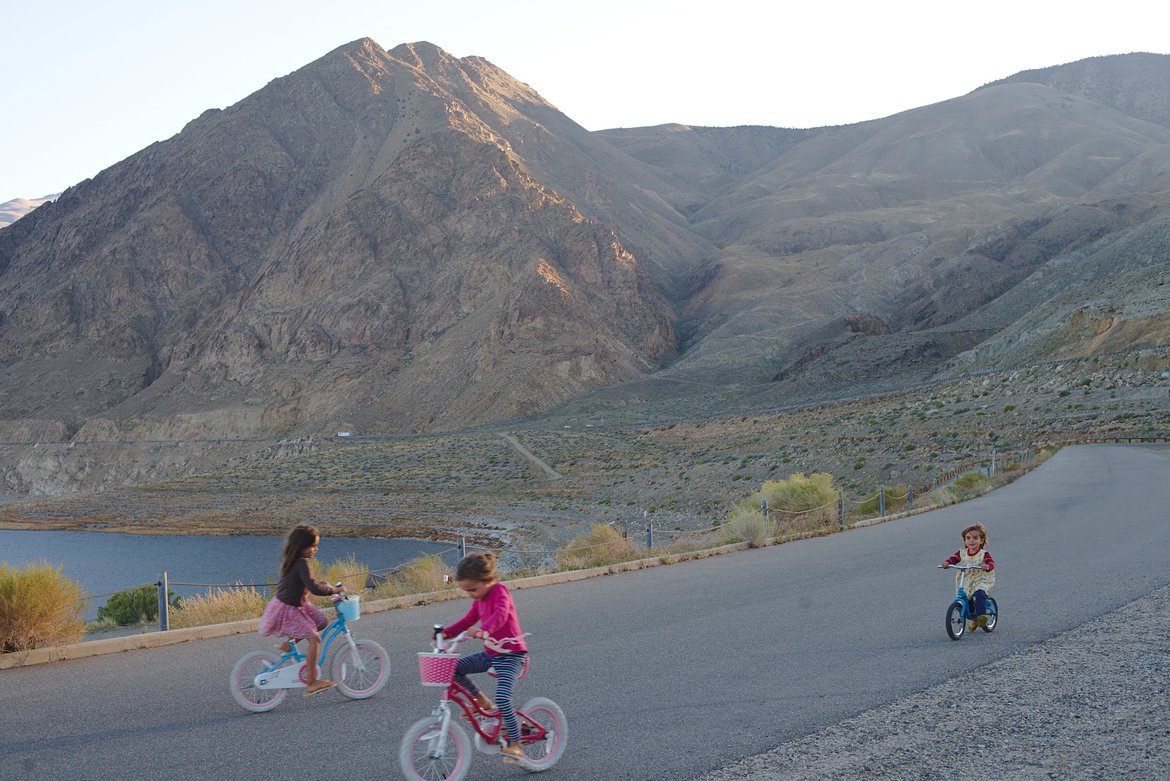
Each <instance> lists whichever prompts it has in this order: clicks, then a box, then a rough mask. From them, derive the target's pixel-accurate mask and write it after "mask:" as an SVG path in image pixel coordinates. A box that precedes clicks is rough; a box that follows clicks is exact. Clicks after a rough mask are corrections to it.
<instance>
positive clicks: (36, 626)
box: [0, 562, 86, 653]
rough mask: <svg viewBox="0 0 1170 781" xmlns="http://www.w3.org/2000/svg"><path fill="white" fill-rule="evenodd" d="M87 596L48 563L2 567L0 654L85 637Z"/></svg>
mask: <svg viewBox="0 0 1170 781" xmlns="http://www.w3.org/2000/svg"><path fill="white" fill-rule="evenodd" d="M85 603H86V595H85V591H84V590H82V588H81V586H80V585H79V584H78V583H77V582H76V581H74V580H70V579H69V578H67V577H65V576H64V575H62V574H61V568H60V567H54V566H52V565H50V564H49V563H48V562H41V563H40V564H29V565H27V566H25V567H22V568H16V567H10V566H9V565H8V564H5V563H0V652H3V653H8V652H10V651H28V650H31V649H33V648H38V647H41V646H53V645H63V644H65V643H73V642H77V641H78V640H80V639H81V638H82V637H83V636H84V635H85V621H83V620H82V616H83V615H84V614H85Z"/></svg>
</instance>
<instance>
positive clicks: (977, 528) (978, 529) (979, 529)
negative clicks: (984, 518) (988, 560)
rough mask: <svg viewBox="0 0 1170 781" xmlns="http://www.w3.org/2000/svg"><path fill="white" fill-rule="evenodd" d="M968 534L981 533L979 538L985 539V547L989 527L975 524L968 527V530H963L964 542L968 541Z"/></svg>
mask: <svg viewBox="0 0 1170 781" xmlns="http://www.w3.org/2000/svg"><path fill="white" fill-rule="evenodd" d="M967 532H979V536H980V537H982V538H983V544H984V545H986V544H987V527H986V526H984V525H983V524H981V523H973V524H971V525H970V526H968V527H967V528H966V529H963V534H962V535H961V536H962V538H963V540H964V541H966V539H967Z"/></svg>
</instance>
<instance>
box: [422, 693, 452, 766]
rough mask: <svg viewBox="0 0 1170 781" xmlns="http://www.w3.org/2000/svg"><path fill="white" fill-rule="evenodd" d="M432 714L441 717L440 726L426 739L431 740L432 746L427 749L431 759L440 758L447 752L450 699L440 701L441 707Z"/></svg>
mask: <svg viewBox="0 0 1170 781" xmlns="http://www.w3.org/2000/svg"><path fill="white" fill-rule="evenodd" d="M432 715H434V716H438V717H439V728H438V729H437V730H434V731H432V732H431V734H430V735H428V736H427V737H426V740H429V741H430V742H431V747H430V748H429V749H427V757H428V758H430V759H439V758H441V757H442V756H443V755H444V754H446V753H447V733H448V732H449V729H448V728H449V727H450V726H451V705H450V702H449V700H447V699H443V700H440V701H439V707H437V708H435V710H434V711H432Z"/></svg>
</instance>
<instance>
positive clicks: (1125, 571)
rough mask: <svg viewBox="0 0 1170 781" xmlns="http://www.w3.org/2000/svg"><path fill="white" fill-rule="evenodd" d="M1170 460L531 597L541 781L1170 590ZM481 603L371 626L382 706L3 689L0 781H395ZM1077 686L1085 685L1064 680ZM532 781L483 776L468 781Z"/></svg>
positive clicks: (853, 696) (168, 690) (15, 677)
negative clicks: (961, 618)
mask: <svg viewBox="0 0 1170 781" xmlns="http://www.w3.org/2000/svg"><path fill="white" fill-rule="evenodd" d="M1168 506H1170V449H1167V448H1161V449H1158V448H1139V447H1119V446H1084V447H1077V448H1069V449H1066V450H1064V451H1062V452H1061V453H1059V454H1057V455H1056V456H1055V457H1054V458H1052V459H1051V460H1050V461H1049V462H1048V463H1047V464H1045V465H1044V466H1043V467H1041V468H1040V469H1038V470H1037V471H1035V472H1033V473H1031V474H1029V475H1026V476H1025V477H1023V478H1021V479H1020V480H1018V481H1017V482H1015V483H1014V484H1012V485H1010V486H1007V487H1005V488H1002V489H1000V490H998V491H995V492H994V493H992V494H989V495H987V496H985V497H983V498H981V499H979V500H976V501H972V502H968V503H965V504H963V505H957V506H953V507H948V508H944V509H942V510H938V511H934V512H931V513H926V514H923V515H919V516H915V517H912V518H906V519H902V520H898V521H892V522H889V523H885V524H880V525H877V526H872V527H868V528H865V529H858V530H854V531H850V532H847V533H844V534H836V535H832V536H829V537H824V538H820V539H815V540H807V541H802V542H797V543H790V544H786V545H781V546H775V547H771V548H764V549H760V550H753V551H747V552H744V553H737V554H733V555H727V556H720V557H715V558H710V559H704V560H701V561H693V562H686V563H682V564H676V565H673V566H665V567H657V568H654V569H649V570H642V571H639V572H633V573H627V574H622V575H616V576H610V577H602V578H595V579H592V580H588V581H583V582H578V583H571V584H565V585H561V586H550V587H545V588H539V589H527V590H518V591H515V592H514V596H515V598H516V603H517V606H518V609H519V611H520V616H521V619H522V623H523V626H524V628H525V630H526V631H528V632H531V633H532V637H531V638H530V648H531V649H532V652H533V659H534V661H533V669H532V672H531V673H530V674H529V676H528V678H526V679H525V680H524V682H523V683H522V684H521V686H520V689H519V693H518V698H519V699H521V700H523V699H525V698H527V697H530V696H537V695H543V696H547V697H551V698H553V699H554V700H556V701H557V702H558V703H559V704H560V705H561V706H562V707H563V708H564V710H565V712H566V714H567V716H568V720H569V728H570V739H569V747H568V751H567V752H566V754H565V757H564V759H563V760H562V761H561V763H560V764H559V765H557V766H556V767H555V768H554V769H552V770H550V771H549V772H548V774H547V775H546V776H545V777H546V778H550V779H553V778H559V779H586V780H589V781H603V780H605V781H607V780H609V779H636V780H638V781H652V780H655V779H664V780H665V779H671V780H674V779H687V778H693V777H695V776H698V775H700V774H702V773H704V772H706V771H709V770H711V769H713V768H716V767H720V766H723V765H725V764H727V763H729V762H731V761H734V760H736V759H739V758H742V757H745V756H750V755H754V754H758V753H761V752H763V751H766V750H768V749H771V748H774V747H776V746H777V745H780V744H781V743H784V742H785V741H788V740H791V739H793V738H797V737H800V736H803V735H807V734H809V733H811V732H813V731H815V730H817V729H819V728H821V727H824V726H826V725H829V724H834V723H836V722H838V721H840V720H841V719H843V718H846V717H849V716H853V715H855V714H858V713H859V712H861V711H863V710H866V709H869V708H872V707H875V706H878V705H882V704H886V703H889V702H892V701H894V700H896V699H898V698H901V697H903V696H905V695H908V694H911V693H913V692H917V691H920V690H922V689H924V688H926V687H928V686H930V685H932V684H935V683H938V682H941V681H945V680H950V679H953V678H956V677H959V676H967V675H970V676H971V681H972V685H973V686H978V687H979V688H980V690H986V689H987V688H988V687H991V690H992V691H993V690H994V681H993V680H992V681H989V680H987V679H985V678H982V677H981V675H980V672H979V668H980V667H981V666H982V665H985V664H987V663H988V662H990V661H992V660H995V659H999V658H1002V657H1004V656H1006V655H1007V654H1010V653H1012V652H1014V651H1018V650H1020V649H1021V648H1024V647H1026V646H1029V645H1032V644H1034V643H1037V642H1039V641H1041V640H1044V639H1047V638H1049V637H1052V636H1053V635H1055V634H1057V633H1059V632H1062V631H1064V630H1067V629H1070V628H1072V627H1075V626H1079V625H1081V624H1084V623H1086V622H1089V621H1092V620H1093V619H1094V618H1095V617H1097V616H1100V615H1102V614H1104V613H1106V612H1109V611H1111V610H1114V609H1116V608H1118V607H1120V606H1122V605H1124V604H1126V603H1128V602H1130V601H1132V600H1134V599H1136V598H1138V597H1140V596H1144V595H1146V594H1149V593H1150V592H1151V591H1153V590H1154V589H1155V588H1157V587H1159V586H1162V585H1166V584H1168V583H1170V567H1167V565H1166V561H1165V555H1166V551H1167V550H1170V522H1168V521H1167V512H1166V508H1167V507H1168ZM975 520H980V521H983V522H984V523H985V524H987V526H988V528H989V531H990V539H989V546H988V547H989V549H990V550H991V551H992V553H993V555H994V556H995V559H996V562H997V564H998V566H999V574H998V579H997V584H996V588H995V591H994V594H995V596H996V598H997V600H998V601H999V605H1000V609H1001V622H1000V626H999V627H998V628H997V629H996V631H995V632H994V633H991V634H986V633H983V632H977V633H975V634H974V636H971V635H968V636H967V637H964V638H963V639H962V640H961V641H959V642H952V641H951V640H949V639H948V638H947V636H946V633H945V631H944V628H943V617H944V613H945V609H946V606H947V603H948V601H949V600H950V598H951V596H952V593H953V592H952V583H953V577H952V575H951V574H949V573H943V572H941V571H939V570H936V569H935V565H936V564H937V563H938V562H939V561H940V560H941V559H942V558H943V557H944V556H946V555H947V554H949V553H951V552H953V551H954V550H956V549H957V548H958V546H959V531H960V530H961V529H962V527H963V526H964V525H966V524H967V523H969V522H971V521H975ZM464 607H465V603H462V602H447V603H442V604H439V605H434V606H427V607H420V608H414V609H411V610H403V611H391V612H387V613H378V614H368V615H366V616H364V617H363V618H362V619H361V621H359V622H358V623H357V624H355V625H354V631H355V634H356V635H357V636H359V637H372V638H373V639H376V640H378V641H379V642H381V643H382V644H383V645H384V646H386V647H387V648H388V649H389V651H390V654H391V657H392V659H393V664H394V672H393V675H392V677H391V680H390V683H389V684H388V685H387V687H386V689H385V690H383V691H382V692H381V693H380V694H379V695H377V696H376V697H374V698H373V699H371V700H367V701H361V702H351V701H349V700H345V699H344V698H342V697H341V696H340V695H337V694H334V693H332V692H326V693H323V694H320V695H318V696H316V697H313V698H309V699H305V698H302V697H300V696H295V695H294V696H290V697H289V698H288V699H286V701H285V702H284V703H283V704H282V705H281V706H280V707H278V708H277V709H276V710H274V711H273V712H271V713H268V714H261V715H253V714H248V713H244V712H243V711H241V710H240V709H239V708H238V707H237V706H236V705H235V704H234V703H233V701H232V700H231V698H230V696H229V694H228V691H227V686H226V681H227V676H228V672H229V671H230V669H231V667H232V664H233V663H234V661H235V660H236V659H237V658H238V657H239V656H240V655H242V654H243V653H245V652H247V651H249V650H252V649H254V648H258V647H263V646H264V645H265V643H266V641H264V640H262V639H261V638H259V637H258V636H256V635H246V636H238V637H231V638H222V639H216V640H206V641H200V642H194V643H186V644H183V645H178V646H171V647H167V648H161V649H153V650H144V651H134V652H129V653H125V654H120V655H114V656H106V657H96V658H92V659H86V660H77V661H70V662H59V663H55V664H51V665H42V666H37V667H31V668H24V669H15V670H4V671H0V778H2V779H70V780H71V781H72V780H78V781H80V780H83V779H121V778H135V779H138V778H149V779H181V780H183V781H188V780H190V779H208V778H216V779H221V778H226V779H313V778H338V777H340V778H346V779H352V780H354V781H357V780H359V779H393V778H397V777H399V772H398V768H397V751H398V743H399V740H400V738H401V737H402V734H403V733H404V732H405V730H406V729H407V727H408V726H409V725H410V724H411V723H413V722H414V721H415V720H416V719H418V718H420V717H421V716H424V715H426V714H427V713H428V712H429V709H430V708H431V706H432V704H433V701H434V698H435V696H436V695H435V691H434V690H433V689H424V688H422V687H421V686H419V685H418V684H417V675H416V667H415V661H414V652H415V651H418V650H423V646H424V645H425V643H426V639H427V635H428V627H429V626H430V625H431V624H432V623H435V622H449V621H451V620H453V619H455V618H457V617H458V616H460V615H462V612H463V609H464ZM1072 674H1075V671H1070V675H1072ZM526 775H527V774H526V773H525V772H524V771H523V770H520V769H517V768H515V767H510V766H505V765H503V764H502V763H501V762H500V761H499V760H498V759H496V758H494V757H488V756H483V755H477V756H476V758H475V761H474V764H473V766H472V768H471V776H470V777H471V778H473V779H512V778H522V777H525V776H526Z"/></svg>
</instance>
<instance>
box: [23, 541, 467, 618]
mask: <svg viewBox="0 0 1170 781" xmlns="http://www.w3.org/2000/svg"><path fill="white" fill-rule="evenodd" d="M283 544H284V538H283V537H210V536H199V537H185V536H176V535H160V534H113V533H106V532H74V531H15V530H4V529H0V562H7V563H8V564H9V565H13V566H23V565H26V564H31V563H36V562H41V561H47V562H49V563H50V564H53V565H55V566H59V567H61V568H62V571H63V573H64V574H65V575H66V576H67V577H69V578H71V579H73V580H75V581H77V582H78V583H80V584H81V586H82V588H84V589H85V590H86V592H88V593H89V594H90V595H92V596H93V597H95V598H94V600H93V602H92V603H91V606H90V613H89V615H88V616H87V618H92V617H93V615H94V613H96V610H97V606H98V605H101V604H105V601H106V600H105V596H108V595H109V594H111V593H113V592H115V591H120V590H122V589H126V588H132V587H134V586H140V585H142V584H143V583H152V584H153V583H156V582H158V580H159V577H160V576H161V574H162V572H163V571H164V570H165V571H166V573H167V581H168V583H169V584H170V587H171V591H173V592H175V593H176V594H181V595H184V596H186V595H190V594H202V593H204V592H206V591H207V587H206V586H177V585H175V584H176V583H198V584H212V585H232V584H234V583H235V582H236V581H239V582H241V583H245V584H249V583H255V584H258V585H261V586H263V584H264V583H266V582H268V581H274V580H276V578H277V570H278V568H279V566H280V549H281V546H282V545H283ZM453 547H454V546H453V544H452V543H450V542H429V541H426V540H407V539H354V538H349V537H322V538H321V547H320V549H319V550H318V552H317V558H318V559H319V560H320V561H321V563H322V564H329V563H330V562H333V561H336V560H338V559H344V558H347V557H348V556H349V555H350V554H353V556H354V558H356V559H357V560H358V561H359V562H361V563H362V564H365V565H366V566H367V567H369V568H370V570H372V571H377V570H385V569H389V568H392V567H397V566H399V565H401V564H405V563H406V562H408V561H410V560H411V559H414V558H416V557H418V556H423V555H428V554H436V553H444V552H446V553H445V555H444V559H446V560H447V561H448V563H450V564H452V565H453V564H454V563H455V561H456V559H457V558H458V554H457V553H456V552H455V551H454V550H452V549H453ZM99 595H102V596H100V598H98V597H99Z"/></svg>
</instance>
